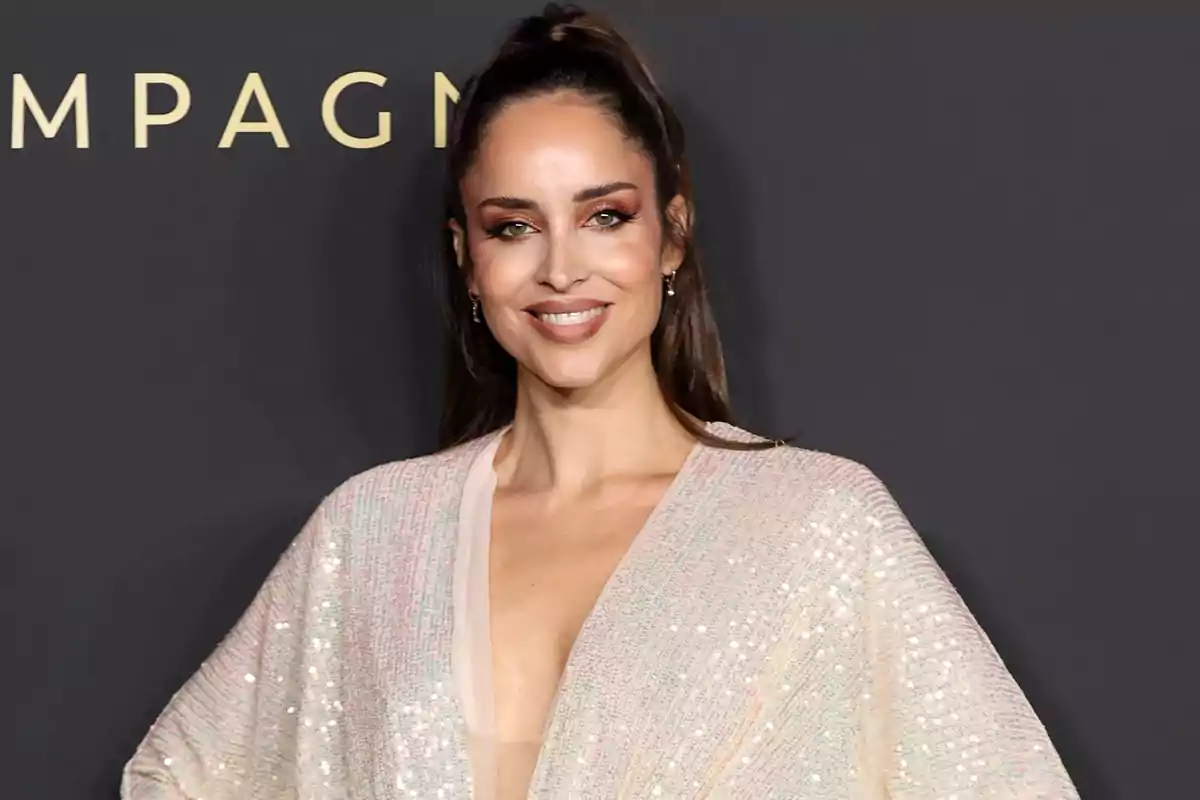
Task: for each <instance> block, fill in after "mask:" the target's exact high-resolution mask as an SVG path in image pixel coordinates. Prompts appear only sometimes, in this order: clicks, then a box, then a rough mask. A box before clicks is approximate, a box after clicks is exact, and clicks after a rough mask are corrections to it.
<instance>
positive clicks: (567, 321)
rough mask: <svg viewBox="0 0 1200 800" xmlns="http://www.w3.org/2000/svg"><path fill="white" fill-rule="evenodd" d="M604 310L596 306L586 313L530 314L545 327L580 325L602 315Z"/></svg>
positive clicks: (602, 307) (603, 307)
mask: <svg viewBox="0 0 1200 800" xmlns="http://www.w3.org/2000/svg"><path fill="white" fill-rule="evenodd" d="M605 308H607V306H596V307H595V308H589V309H588V310H586V311H561V312H558V313H556V314H555V313H550V312H545V313H541V314H539V313H537V312H536V311H534V312H530V313H532V314H533V315H534V316H535V317H537V318H538V319H540V320H541V321H542V322H544V323H546V324H547V325H581V324H583V323H585V322H587V321H588V320H591V319H595V318H596V317H598V316H600V315H601V314H603V313H604V309H605Z"/></svg>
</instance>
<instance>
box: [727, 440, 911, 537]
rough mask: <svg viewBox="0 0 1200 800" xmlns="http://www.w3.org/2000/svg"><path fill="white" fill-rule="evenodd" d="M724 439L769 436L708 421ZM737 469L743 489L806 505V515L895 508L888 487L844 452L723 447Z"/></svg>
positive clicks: (764, 498)
mask: <svg viewBox="0 0 1200 800" xmlns="http://www.w3.org/2000/svg"><path fill="white" fill-rule="evenodd" d="M709 430H710V432H712V433H714V434H716V435H717V436H719V437H721V438H723V439H729V440H733V441H739V442H750V441H763V440H765V437H762V436H759V435H757V434H754V433H751V432H749V431H747V430H744V429H742V428H739V427H736V426H733V425H729V424H726V423H717V424H714V425H710V426H709ZM719 457H720V458H722V459H724V460H726V461H727V462H728V466H729V469H730V472H731V473H734V474H738V475H739V476H740V480H738V481H736V483H737V484H739V490H740V491H742V492H744V493H746V494H747V495H748V496H755V497H756V498H757V499H758V500H760V501H764V502H771V503H772V504H773V505H777V504H778V503H783V504H785V505H793V504H794V505H797V506H802V507H803V508H804V509H805V510H806V514H813V513H817V512H818V511H822V512H824V513H827V514H836V515H837V516H839V517H842V518H846V517H843V515H850V514H855V513H857V514H860V515H865V516H871V515H877V514H880V513H884V512H886V511H888V510H890V509H893V508H894V507H895V500H894V498H893V497H892V494H891V492H890V490H889V489H888V487H887V485H886V484H885V483H884V482H883V480H882V479H881V478H880V477H879V475H877V474H876V472H875V471H874V470H873V469H872V468H871V467H870V466H869V465H867V464H865V463H863V462H862V461H858V460H855V459H853V458H850V457H848V456H845V455H841V454H838V453H833V452H829V451H825V450H819V449H815V448H811V447H804V446H799V445H795V444H780V445H777V446H775V447H768V448H763V449H755V450H725V451H723V452H722V453H721V455H720V456H719Z"/></svg>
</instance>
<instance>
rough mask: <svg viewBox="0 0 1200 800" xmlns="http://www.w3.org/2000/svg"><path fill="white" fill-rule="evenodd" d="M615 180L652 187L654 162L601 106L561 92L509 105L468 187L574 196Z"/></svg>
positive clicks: (495, 122) (490, 132) (486, 140)
mask: <svg viewBox="0 0 1200 800" xmlns="http://www.w3.org/2000/svg"><path fill="white" fill-rule="evenodd" d="M615 180H628V181H632V182H634V183H637V184H638V185H639V186H643V187H644V188H646V189H650V188H652V186H653V168H652V165H651V163H650V159H649V158H648V157H647V156H646V154H645V152H644V151H643V150H642V148H641V147H640V146H639V144H638V142H637V141H635V140H633V139H629V138H627V137H626V136H625V134H624V133H623V132H622V131H621V129H620V128H619V127H618V125H617V122H616V121H615V120H614V119H613V118H612V117H611V116H610V115H609V114H608V113H606V112H605V111H604V110H603V109H601V108H600V107H599V106H598V105H596V103H595V102H593V101H591V100H588V99H587V98H585V97H583V96H581V95H579V94H576V93H574V92H559V93H556V94H553V95H539V96H537V97H531V98H524V99H521V100H517V101H514V102H512V103H510V104H509V105H507V106H505V107H504V108H503V109H502V110H501V111H500V112H499V113H498V114H497V115H496V116H495V117H494V118H493V119H492V121H491V123H490V124H489V125H488V127H487V130H486V131H485V133H484V136H483V139H482V141H481V142H480V147H479V153H478V156H477V157H476V159H475V162H474V164H472V166H471V169H470V170H469V171H468V173H467V175H466V176H465V185H464V187H463V188H464V189H465V190H467V191H468V192H469V191H471V189H472V188H474V189H478V190H480V191H490V190H493V189H496V190H498V189H500V188H501V187H503V190H504V191H506V192H508V193H516V192H518V191H520V190H521V188H520V187H525V189H524V190H525V191H527V192H530V193H533V192H536V191H538V190H539V189H540V190H542V191H544V192H548V193H552V192H554V191H555V190H562V191H570V192H573V191H575V190H576V189H578V188H580V187H581V186H583V185H596V184H599V183H606V182H609V181H615Z"/></svg>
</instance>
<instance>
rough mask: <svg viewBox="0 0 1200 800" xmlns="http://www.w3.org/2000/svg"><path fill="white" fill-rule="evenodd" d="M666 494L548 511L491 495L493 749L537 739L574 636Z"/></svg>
mask: <svg viewBox="0 0 1200 800" xmlns="http://www.w3.org/2000/svg"><path fill="white" fill-rule="evenodd" d="M666 486H667V483H666V482H665V481H650V482H646V483H643V484H641V485H640V486H639V487H637V488H636V489H633V488H630V489H626V490H623V491H615V492H608V493H606V494H602V495H597V496H595V497H589V498H581V499H580V500H579V501H578V502H573V503H571V504H570V505H569V506H566V507H563V508H561V509H554V510H547V509H545V508H544V507H540V505H539V503H537V502H531V501H530V500H529V499H528V498H521V497H506V496H505V495H504V494H503V493H498V495H497V497H496V501H495V505H494V507H493V512H492V530H491V534H492V536H491V542H490V546H489V554H488V555H489V558H488V561H489V565H488V566H489V606H490V613H491V617H490V624H491V640H492V684H493V701H494V704H495V721H496V729H497V735H498V736H499V737H500V738H501V739H502V740H509V741H534V740H537V739H540V738H541V734H542V730H543V726H544V723H545V721H546V718H547V715H548V714H549V712H550V710H551V707H552V705H553V702H554V698H555V695H556V692H557V689H558V685H559V681H560V680H561V677H562V674H563V669H564V667H565V665H566V663H567V659H568V656H569V655H570V653H571V649H572V647H573V646H574V644H575V641H576V639H577V637H578V636H579V632H580V629H581V628H582V627H583V624H584V622H585V621H586V619H587V618H588V615H589V614H590V613H591V611H592V609H593V608H594V607H595V605H596V602H597V600H598V599H599V597H600V595H601V593H602V592H603V590H604V587H605V585H606V584H607V583H608V581H609V579H610V578H611V577H612V575H613V574H614V573H615V572H616V571H617V570H618V569H619V567H620V565H621V563H622V560H623V559H624V557H625V555H626V553H627V552H628V551H629V548H630V546H631V544H632V543H633V541H634V539H635V538H636V537H637V536H638V534H639V533H640V532H641V530H642V529H643V528H644V526H645V524H646V521H647V519H648V518H649V516H650V515H651V513H652V511H653V510H654V507H655V505H656V503H657V502H658V500H659V498H660V497H661V495H662V493H663V492H664V491H665V489H666Z"/></svg>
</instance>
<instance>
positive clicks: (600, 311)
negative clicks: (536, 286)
mask: <svg viewBox="0 0 1200 800" xmlns="http://www.w3.org/2000/svg"><path fill="white" fill-rule="evenodd" d="M564 306H566V307H564ZM572 306H573V307H572ZM610 306H611V304H610V303H602V302H598V301H594V300H592V301H578V300H576V301H572V302H571V303H570V304H569V305H568V304H566V303H553V304H552V303H545V304H539V305H536V306H532V307H530V308H527V309H525V311H526V313H527V314H528V315H529V321H530V324H531V325H532V327H533V329H534V331H536V332H537V333H538V334H540V335H541V337H542V338H543V339H547V340H549V341H551V342H554V343H556V344H579V343H581V342H585V341H587V340H588V339H591V338H592V337H593V336H595V335H596V333H597V332H598V331H599V330H600V328H602V327H603V326H604V323H605V322H606V321H607V320H608V316H609V315H608V309H609V307H610Z"/></svg>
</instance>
